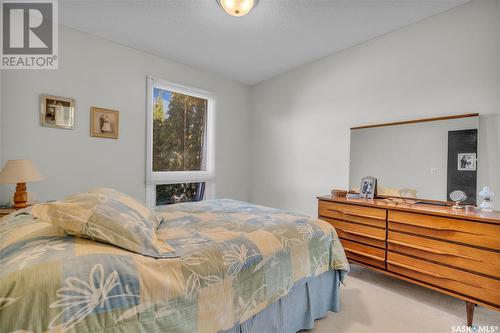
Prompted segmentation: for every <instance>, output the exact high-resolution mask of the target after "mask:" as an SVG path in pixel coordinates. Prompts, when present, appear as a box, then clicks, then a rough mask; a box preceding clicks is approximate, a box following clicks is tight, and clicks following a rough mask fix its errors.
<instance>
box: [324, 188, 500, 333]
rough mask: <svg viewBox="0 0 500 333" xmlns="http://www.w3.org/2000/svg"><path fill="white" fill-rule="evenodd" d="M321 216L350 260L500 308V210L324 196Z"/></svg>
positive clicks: (469, 306) (469, 305)
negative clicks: (394, 203) (483, 210)
mask: <svg viewBox="0 0 500 333" xmlns="http://www.w3.org/2000/svg"><path fill="white" fill-rule="evenodd" d="M317 199H318V218H319V219H321V220H324V221H326V222H328V223H330V224H331V225H332V226H333V227H335V229H336V230H337V234H338V236H339V238H340V241H341V242H342V244H343V246H344V249H345V251H346V255H347V258H348V259H349V261H350V262H351V263H354V264H359V265H362V266H364V267H367V268H369V269H372V270H376V271H378V272H381V273H383V274H386V275H389V276H392V277H396V278H398V279H401V280H404V281H407V282H411V283H413V284H416V285H420V286H423V287H426V288H429V289H431V290H435V291H438V292H441V293H444V294H447V295H450V296H453V297H455V298H458V299H461V300H463V301H465V302H466V311H465V312H466V322H467V325H469V326H470V325H472V323H473V316H474V305H481V306H485V307H488V308H491V309H494V310H496V311H499V310H500V212H498V211H494V212H490V213H487V212H481V211H477V210H476V211H472V212H470V211H469V212H466V211H464V210H456V209H452V208H450V207H447V206H436V205H427V204H399V205H397V206H395V205H392V204H390V203H388V202H387V201H386V200H383V199H374V200H371V201H367V200H364V199H348V198H339V197H335V198H334V197H332V196H319V197H317Z"/></svg>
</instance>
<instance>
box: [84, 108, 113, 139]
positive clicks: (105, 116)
mask: <svg viewBox="0 0 500 333" xmlns="http://www.w3.org/2000/svg"><path fill="white" fill-rule="evenodd" d="M119 125H120V113H119V112H118V111H115V110H108V109H102V108H96V107H91V108H90V136H95V137H99V138H108V139H118V131H119Z"/></svg>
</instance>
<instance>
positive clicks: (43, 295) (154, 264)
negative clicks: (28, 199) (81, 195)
mask: <svg viewBox="0 0 500 333" xmlns="http://www.w3.org/2000/svg"><path fill="white" fill-rule="evenodd" d="M115 208H116V207H115ZM134 214H135V213H134ZM155 214H158V215H159V216H161V223H160V224H159V225H158V226H157V227H156V231H155V235H153V236H154V237H157V239H158V240H159V241H160V242H161V243H162V244H167V245H168V246H167V247H168V249H169V252H168V255H167V256H165V257H162V258H155V257H152V256H149V255H142V254H139V253H136V252H133V251H129V250H126V249H124V248H121V247H118V246H116V245H115V244H113V241H112V240H111V239H105V241H98V240H96V239H95V238H94V237H87V238H83V237H78V236H74V235H69V234H68V232H65V230H64V228H61V227H60V226H58V225H54V224H53V223H49V222H50V221H47V220H46V219H40V218H39V217H35V216H34V213H33V210H32V209H30V208H28V209H26V210H23V211H20V212H18V213H15V214H11V215H9V216H6V217H4V218H3V219H2V220H0V332H5V333H7V332H231V333H240V332H248V333H250V332H297V331H299V330H301V329H306V328H312V327H313V325H314V320H315V319H317V318H319V317H324V316H325V315H326V313H327V311H338V310H339V309H338V305H339V304H338V303H339V302H338V298H339V286H340V284H341V282H342V281H343V280H344V278H345V276H346V274H347V272H348V270H349V266H348V263H347V260H346V257H345V254H344V251H343V248H342V246H341V244H340V241H339V239H338V238H337V235H336V233H335V230H334V229H333V228H332V227H331V226H330V225H329V224H327V223H325V222H322V221H320V220H315V219H310V218H307V217H306V216H303V215H297V214H293V213H287V212H284V211H281V210H278V209H273V208H268V207H263V206H257V205H252V204H248V203H244V202H239V201H234V200H207V201H201V202H197V203H183V204H175V205H170V206H162V207H158V208H157V209H156V210H155ZM89 238H91V239H89ZM110 243H111V244H110Z"/></svg>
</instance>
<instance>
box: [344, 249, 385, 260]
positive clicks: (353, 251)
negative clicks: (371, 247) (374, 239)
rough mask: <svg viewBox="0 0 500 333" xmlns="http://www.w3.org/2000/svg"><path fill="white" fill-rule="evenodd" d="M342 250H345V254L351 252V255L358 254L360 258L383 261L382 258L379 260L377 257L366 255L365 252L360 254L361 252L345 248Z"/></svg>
mask: <svg viewBox="0 0 500 333" xmlns="http://www.w3.org/2000/svg"><path fill="white" fill-rule="evenodd" d="M344 250H346V251H347V252H352V253H356V254H359V255H360V256H363V257H368V258H371V259H374V260H378V261H385V259H384V258H380V257H377V256H375V255H373V254H368V253H366V252H362V251H357V250H352V249H349V248H347V247H345V246H344Z"/></svg>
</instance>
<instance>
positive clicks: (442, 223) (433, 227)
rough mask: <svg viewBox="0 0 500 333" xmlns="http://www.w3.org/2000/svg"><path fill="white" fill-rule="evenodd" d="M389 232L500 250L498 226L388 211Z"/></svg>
mask: <svg viewBox="0 0 500 333" xmlns="http://www.w3.org/2000/svg"><path fill="white" fill-rule="evenodd" d="M388 220H389V222H388V228H389V230H395V231H403V232H409V233H414V234H417V235H423V236H428V237H433V238H439V239H443V240H449V241H453V242H460V243H464V244H470V245H475V246H480V247H484V248H491V249H495V250H500V225H495V224H488V223H479V222H472V221H467V220H459V219H453V218H447V217H439V216H432V215H424V214H417V213H409V212H402V211H395V210H389V214H388Z"/></svg>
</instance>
